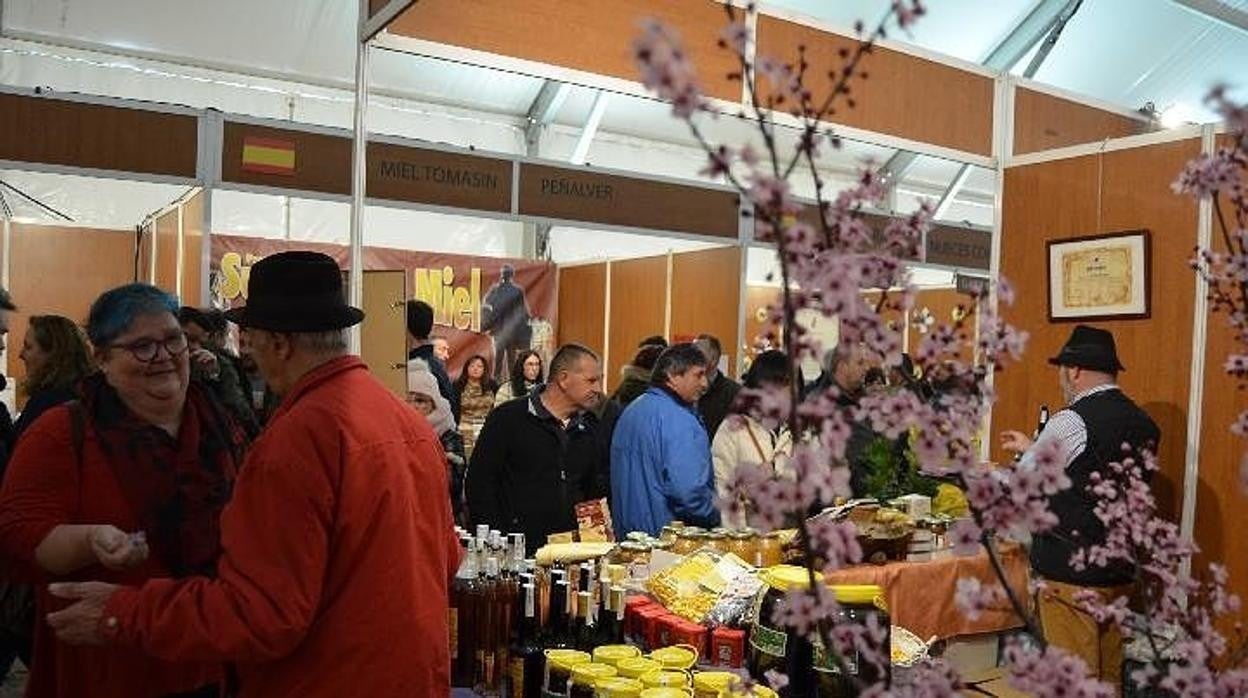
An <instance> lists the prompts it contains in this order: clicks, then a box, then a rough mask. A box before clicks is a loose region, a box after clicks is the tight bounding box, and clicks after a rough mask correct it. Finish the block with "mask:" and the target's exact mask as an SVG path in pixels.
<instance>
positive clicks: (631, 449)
mask: <svg viewBox="0 0 1248 698" xmlns="http://www.w3.org/2000/svg"><path fill="white" fill-rule="evenodd" d="M706 369H707V366H706V356H705V355H703V354H702V352H701V351H699V350H698V348H697V347H695V346H694V345H692V344H676V345H673V346H671V347H669V348H668V349H666V350H665V351H664V352H663V354H662V355H661V356H659V360H658V362H657V363H656V364H655V366H654V373H653V374H652V376H651V379H650V388H649V389H647V390H646V392H645V393H644V394H643V395H642V396H641V397H639V398H637V399H636V400H634V401H633V402H632V403H631V404H630V405H629V406H628V408H627V409H625V410H624V413H623V414H622V415H620V420H619V423H618V424H617V425H616V428H615V435H614V436H613V437H612V439H611V511H612V515H613V517H614V519H615V530H616V532H617V533H619V534H620V535H624V534H626V533H629V532H632V531H645V532H646V533H649V534H651V535H655V536H657V535H658V534H659V533H660V531H662V529H663V527H664V526H666V525H667V524H668V523H670V522H671V521H673V520H676V519H679V520H681V521H683V522H685V523H687V524H689V525H691V526H704V527H708V528H710V527H714V526H718V525H719V511H718V510H717V509H716V507H715V481H714V475H713V471H712V469H711V445H710V440H709V439H708V438H707V436H706V429H704V428H703V427H702V421H701V420H700V419H699V418H698V413H697V410H696V406H697V403H698V398H700V397H702V394H703V393H705V392H706V388H707V383H706Z"/></svg>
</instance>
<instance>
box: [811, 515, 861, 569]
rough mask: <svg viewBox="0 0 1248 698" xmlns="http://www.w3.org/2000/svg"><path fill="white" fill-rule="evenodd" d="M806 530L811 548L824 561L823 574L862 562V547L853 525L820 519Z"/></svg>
mask: <svg viewBox="0 0 1248 698" xmlns="http://www.w3.org/2000/svg"><path fill="white" fill-rule="evenodd" d="M808 529H809V531H810V544H811V547H812V548H813V549H814V551H815V554H816V555H818V556H820V557H822V558H823V559H824V561H825V562H824V567H823V572H824V573H825V574H831V573H832V572H835V571H836V570H838V569H841V568H842V567H845V566H847V565H854V564H857V563H859V562H861V561H862V547H861V546H860V545H859V544H858V529H857V527H855V526H854V524H852V523H850V522H848V521H832V520H830V519H828V518H820V519H817V520H816V521H815V522H813V523H811V524H808Z"/></svg>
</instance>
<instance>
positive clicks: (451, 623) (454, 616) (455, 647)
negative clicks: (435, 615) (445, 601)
mask: <svg viewBox="0 0 1248 698" xmlns="http://www.w3.org/2000/svg"><path fill="white" fill-rule="evenodd" d="M447 621H448V622H447V627H448V628H450V631H451V659H459V609H458V608H452V609H451V610H450V613H449V614H448V617H447Z"/></svg>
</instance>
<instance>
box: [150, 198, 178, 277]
mask: <svg viewBox="0 0 1248 698" xmlns="http://www.w3.org/2000/svg"><path fill="white" fill-rule="evenodd" d="M155 283H156V285H157V286H159V287H160V288H163V289H165V290H166V291H169V292H170V293H175V294H176V293H177V292H178V212H177V210H176V209H175V210H172V211H170V212H168V213H166V214H165V215H163V216H161V217H160V218H157V219H156V282H155Z"/></svg>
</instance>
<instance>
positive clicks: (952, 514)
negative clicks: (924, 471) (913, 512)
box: [932, 482, 971, 519]
mask: <svg viewBox="0 0 1248 698" xmlns="http://www.w3.org/2000/svg"><path fill="white" fill-rule="evenodd" d="M932 514H944V515H945V516H948V517H949V518H951V519H961V518H965V517H967V516H970V515H971V507H970V505H969V504H968V503H967V501H966V495H964V494H962V490H960V489H958V488H957V487H954V486H953V485H950V484H949V483H946V482H942V483H941V484H940V485H939V486H938V487H937V488H936V496H935V497H932Z"/></svg>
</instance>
